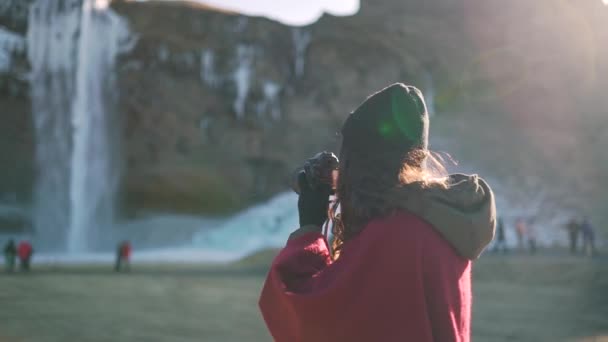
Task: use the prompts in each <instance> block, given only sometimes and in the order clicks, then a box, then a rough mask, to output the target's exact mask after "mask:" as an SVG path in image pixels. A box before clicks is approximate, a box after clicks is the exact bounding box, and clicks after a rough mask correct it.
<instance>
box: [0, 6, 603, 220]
mask: <svg viewBox="0 0 608 342" xmlns="http://www.w3.org/2000/svg"><path fill="white" fill-rule="evenodd" d="M7 3H10V2H7ZM13 3H14V4H17V3H19V4H22V2H13ZM14 4H13V5H12V7H11V6H9V5H6V6H5V7H1V6H0V29H1V30H3V31H1V32H0V34H2V32H5V33H8V34H9V35H13V37H21V38H20V39H22V40H23V39H25V38H24V34H25V32H26V30H27V20H26V17H25V16H23V15H21V14H16V13H22V11H21V12H20V10H18V9H15V5H14ZM19 6H21V5H19ZM9 7H10V8H9ZM9 9H10V10H9ZM113 10H114V11H116V12H117V13H118V14H120V15H121V16H123V17H124V18H126V19H127V20H128V22H129V25H130V30H131V31H132V33H133V34H135V35H136V36H137V43H136V45H135V46H134V48H133V49H132V50H131V51H130V52H129V53H127V54H125V55H123V56H122V57H121V59H120V61H119V63H118V67H117V70H116V72H117V79H118V87H119V90H120V106H119V111H120V115H121V117H122V130H123V131H122V134H121V135H122V137H123V141H122V144H123V146H122V149H121V150H122V158H123V160H124V162H125V163H124V165H125V167H124V176H123V178H122V179H123V186H122V187H121V189H122V196H121V198H122V199H123V201H122V204H123V205H122V207H123V208H124V209H125V213H127V214H130V213H135V212H137V211H139V210H141V209H148V210H160V211H182V212H196V213H222V212H229V211H231V210H235V209H236V208H240V207H242V206H244V205H246V204H249V203H251V202H253V201H256V200H258V199H260V198H263V197H266V196H268V195H269V194H272V193H275V192H277V191H279V190H281V189H283V188H284V187H285V175H286V174H287V173H288V172H289V171H290V170H291V169H292V168H294V167H295V166H297V165H298V164H299V163H300V162H301V161H302V160H303V159H304V158H306V157H307V156H309V155H311V154H312V153H314V152H316V151H318V150H321V149H332V150H337V149H338V146H337V144H338V141H339V139H338V138H336V135H335V132H336V131H338V130H339V127H340V124H341V122H342V120H343V119H344V118H345V116H346V115H347V113H348V112H349V111H350V110H352V109H353V108H354V107H355V106H356V105H357V104H358V103H359V102H361V101H362V100H363V99H364V98H365V96H366V95H368V94H369V93H370V92H372V91H374V90H377V89H379V88H380V87H382V86H384V85H387V84H389V83H392V82H396V81H404V82H409V83H413V84H415V85H417V86H419V87H420V88H421V89H423V91H426V92H427V93H428V94H427V95H430V96H429V101H430V102H431V108H432V109H433V112H435V113H434V114H435V115H434V117H433V120H434V122H433V124H432V126H433V127H432V130H433V134H434V139H435V140H434V147H435V148H436V149H440V150H447V151H449V152H451V153H452V155H453V156H454V157H455V158H456V159H458V160H460V161H461V165H462V166H463V167H464V168H465V169H467V168H469V169H477V170H480V172H481V173H484V174H486V175H488V176H489V177H490V178H491V179H493V180H494V181H495V182H496V183H499V184H498V187H499V188H500V189H502V190H504V191H502V193H501V199H503V201H502V203H499V205H502V206H503V207H507V206H509V207H510V208H515V209H517V210H518V211H517V210H516V211H517V212H520V213H525V212H526V210H527V208H526V207H528V209H529V207H530V206H526V205H522V203H526V202H534V205H533V206H534V207H535V210H542V211H545V215H546V216H554V215H555V208H558V209H563V208H565V209H571V210H580V209H586V210H587V209H588V210H589V212H591V213H594V214H595V215H596V218H597V219H598V220H600V219H601V220H603V222H608V219H607V217H606V216H605V215H606V214H605V213H604V212H605V211H603V210H602V208H603V207H605V206H604V205H602V204H601V203H605V200H606V198H607V197H606V195H605V194H604V193H603V192H602V191H601V190H600V189H603V188H605V187H606V186H607V185H608V183H607V181H606V180H605V177H604V175H605V174H607V173H608V158H607V157H606V154H605V153H604V152H603V147H605V146H608V133H607V131H608V119H607V118H606V116H605V115H606V113H605V108H607V105H608V101H607V99H606V96H605V94H604V93H605V89H606V86H607V85H608V82H607V81H606V78H605V75H608V66H607V65H608V57H607V56H608V54H607V53H606V52H608V51H606V49H607V48H606V47H607V46H608V44H607V43H608V25H606V23H608V8H605V7H604V6H603V5H602V4H601V1H596V0H585V1H551V0H543V1H533V2H532V1H527V0H516V1H510V2H508V4H506V3H505V2H504V1H498V0H490V1H473V0H466V1H458V2H455V1H448V0H442V1H433V2H428V1H421V0H409V1H391V0H383V1H375V2H372V1H364V0H362V1H361V9H360V11H359V13H358V14H356V15H354V16H351V17H332V16H327V15H326V16H323V17H322V18H321V19H320V20H319V21H318V22H316V23H314V24H312V25H310V26H307V27H301V28H292V27H287V26H284V25H281V24H279V23H276V22H273V21H270V20H267V19H265V18H256V17H246V16H241V15H238V14H235V13H229V12H226V11H222V10H218V9H214V8H209V7H207V6H202V5H199V4H195V3H188V2H174V1H172V2H156V1H148V2H125V1H114V2H113ZM5 36H7V34H5V35H4V36H2V35H0V37H5ZM2 39H3V40H2V42H6V41H8V39H6V38H2ZM19 41H21V40H19ZM2 42H0V47H3V46H4V50H3V51H4V52H1V51H0V64H2V63H1V60H2V58H3V56H9V57H10V61H9V62H7V63H8V64H7V63H5V64H6V65H10V67H5V68H4V69H0V105H1V108H2V115H3V118H4V120H3V122H2V123H1V124H0V135H1V137H2V140H1V141H0V151H2V152H3V153H2V154H1V155H0V156H1V157H0V158H2V159H1V164H0V165H2V166H3V168H2V171H1V172H2V174H1V175H0V176H1V177H0V192H3V193H16V194H18V196H17V197H19V199H20V200H21V201H24V202H27V201H28V198H29V196H28V194H29V193H30V192H31V184H32V179H33V177H34V174H35V171H34V167H33V163H32V153H33V151H34V148H33V143H34V142H33V134H32V133H31V131H32V130H31V119H30V117H31V114H30V109H29V108H30V105H29V100H28V85H27V82H25V81H24V79H25V78H24V75H27V68H28V66H27V63H26V62H24V59H23V58H22V54H23V49H24V48H25V47H23V48H21V45H19V44H21V43H19V44H17V46H16V47H15V44H13V45H11V47H7V46H8V44H6V43H5V45H2ZM7 51H9V52H10V53H9V52H7ZM2 53H4V55H2ZM9 57H6V58H4V60H8V59H9ZM432 139H433V138H432ZM7 166H8V167H7ZM13 166H14V167H13ZM539 194H540V195H539ZM602 215H604V216H602Z"/></svg>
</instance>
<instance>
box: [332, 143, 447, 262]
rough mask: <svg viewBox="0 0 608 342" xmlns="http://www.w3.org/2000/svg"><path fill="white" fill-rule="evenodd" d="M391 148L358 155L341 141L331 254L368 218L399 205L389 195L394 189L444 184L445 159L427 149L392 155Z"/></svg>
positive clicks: (411, 192) (410, 191)
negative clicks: (336, 205) (336, 209)
mask: <svg viewBox="0 0 608 342" xmlns="http://www.w3.org/2000/svg"><path fill="white" fill-rule="evenodd" d="M395 155H399V154H398V153H397V154H395V151H389V150H386V151H378V152H377V153H374V154H362V153H357V152H355V151H352V150H351V149H350V148H349V146H347V145H346V144H343V146H342V150H341V151H340V169H339V176H338V186H337V196H338V201H339V203H340V214H338V215H336V214H335V213H334V212H333V211H331V212H330V217H331V218H332V220H333V228H332V233H333V235H334V240H333V250H334V257H337V256H338V255H339V252H340V249H341V247H342V244H343V243H344V242H346V241H348V240H349V239H351V238H353V237H354V236H356V235H357V234H358V233H359V232H360V231H361V230H362V229H363V228H365V226H366V225H367V223H369V221H371V220H372V219H374V218H377V217H382V216H386V215H388V214H390V213H391V212H393V211H394V210H395V209H397V208H399V203H395V201H394V199H393V198H391V196H390V195H389V194H391V193H393V192H394V190H397V189H398V190H399V191H400V192H401V193H406V194H407V196H410V195H411V196H415V195H416V192H417V191H420V190H422V189H424V188H428V187H435V186H436V187H447V172H446V169H445V166H444V161H445V159H444V158H443V157H442V156H441V155H439V154H437V153H434V152H431V151H429V150H427V149H414V150H412V151H409V152H407V151H406V152H405V153H404V154H403V155H402V156H401V157H395Z"/></svg>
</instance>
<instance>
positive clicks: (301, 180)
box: [297, 171, 332, 227]
mask: <svg viewBox="0 0 608 342" xmlns="http://www.w3.org/2000/svg"><path fill="white" fill-rule="evenodd" d="M297 177H298V186H299V187H300V197H299V198H298V213H299V215H300V226H301V227H303V226H306V225H314V226H317V227H321V226H322V225H323V223H324V222H325V221H326V220H327V210H328V206H329V195H330V194H331V193H332V189H331V186H330V185H329V184H325V183H322V184H319V185H318V186H316V187H315V188H314V189H313V188H312V187H311V186H310V184H309V183H308V181H307V180H306V173H305V172H304V171H300V173H299V174H298V176H297Z"/></svg>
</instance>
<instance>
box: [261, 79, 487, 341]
mask: <svg viewBox="0 0 608 342" xmlns="http://www.w3.org/2000/svg"><path fill="white" fill-rule="evenodd" d="M427 136H428V114H427V110H426V105H425V103H424V99H423V97H422V94H421V92H420V91H419V90H418V89H416V88H415V87H412V86H407V85H404V84H401V83H397V84H393V85H391V86H389V87H387V88H385V89H382V90H381V91H379V92H377V93H375V94H373V95H371V96H370V97H368V98H367V100H365V101H364V102H363V103H362V104H361V105H360V106H359V107H358V108H357V109H356V110H355V111H354V112H352V113H351V114H350V115H349V117H348V118H347V120H346V121H345V123H344V125H343V127H342V148H341V151H340V162H339V170H338V171H339V176H338V184H337V194H336V195H337V197H338V200H339V203H340V214H339V215H337V216H335V217H331V218H330V219H332V220H333V223H334V224H333V228H332V232H333V235H334V239H333V243H332V246H330V245H329V243H328V242H327V239H326V237H325V236H324V234H322V228H321V227H322V225H323V224H324V222H325V221H326V220H327V219H328V209H327V205H328V195H329V194H330V192H331V188H330V186H329V185H327V186H324V187H314V188H313V187H311V186H310V185H309V183H307V182H306V181H305V180H306V179H305V177H301V176H300V177H299V178H300V179H299V188H300V189H299V194H300V197H299V199H298V211H299V215H300V226H301V227H300V228H299V229H297V230H296V231H295V232H294V233H292V234H291V236H290V237H289V239H288V241H287V244H286V246H285V247H284V248H283V249H282V250H281V251H280V252H279V254H278V255H277V256H276V257H275V259H274V260H273V262H272V265H271V268H270V271H269V273H268V276H267V279H266V282H265V284H264V286H263V289H262V293H261V296H260V300H259V306H260V309H261V312H262V315H263V317H264V320H265V322H266V325H267V327H268V329H269V331H270V333H271V334H272V336H273V338H274V339H275V341H289V342H299V341H315V342H323V341H328V342H329V341H331V342H338V341H349V342H356V341H383V342H390V341H416V342H425V341H441V342H444V341H459V342H467V341H469V340H470V325H471V296H472V295H471V261H472V260H474V259H476V258H478V257H479V255H480V254H481V252H482V251H483V249H484V248H485V247H486V246H487V245H488V244H489V243H490V241H491V240H492V238H493V236H494V229H495V221H496V213H495V204H494V197H493V194H492V191H491V190H490V187H489V186H488V185H487V184H486V182H484V181H483V180H482V179H481V178H479V177H478V176H476V175H472V176H467V175H461V174H456V175H447V173H445V172H444V171H443V172H441V170H445V169H442V167H441V165H440V163H436V162H437V158H434V157H433V155H432V154H431V153H430V152H429V150H428V147H427V146H428V137H427ZM330 216H334V215H330Z"/></svg>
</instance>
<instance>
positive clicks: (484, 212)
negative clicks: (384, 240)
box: [396, 174, 496, 260]
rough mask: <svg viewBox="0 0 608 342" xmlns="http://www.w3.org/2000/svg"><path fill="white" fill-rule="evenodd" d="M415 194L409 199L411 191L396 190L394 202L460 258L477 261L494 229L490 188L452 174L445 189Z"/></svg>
mask: <svg viewBox="0 0 608 342" xmlns="http://www.w3.org/2000/svg"><path fill="white" fill-rule="evenodd" d="M408 188H409V187H408ZM418 192H419V193H417V195H416V196H411V191H397V193H396V196H397V198H396V200H397V201H398V203H399V204H400V206H401V207H402V208H403V209H405V210H408V211H410V212H412V213H413V214H415V215H417V216H419V217H420V218H422V219H424V220H425V221H427V222H429V223H430V224H431V225H432V226H433V227H434V228H435V230H437V231H438V232H439V233H440V234H441V235H442V236H443V237H444V238H445V239H446V240H447V241H448V242H449V243H450V244H451V245H452V246H453V247H454V248H455V249H456V251H457V252H458V254H460V255H461V256H462V257H464V258H467V259H469V260H475V259H477V258H478V257H479V255H480V254H481V253H482V251H483V250H484V248H486V246H488V244H489V243H490V242H491V241H492V239H493V238H494V233H495V228H496V205H495V202H494V194H493V193H492V190H491V189H490V186H489V185H488V184H487V183H486V182H485V181H484V180H483V179H482V178H480V177H479V176H477V175H464V174H453V175H450V176H449V180H448V186H447V187H445V188H443V187H441V188H439V187H436V188H424V189H420V190H418ZM407 193H409V195H408V194H407Z"/></svg>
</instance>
